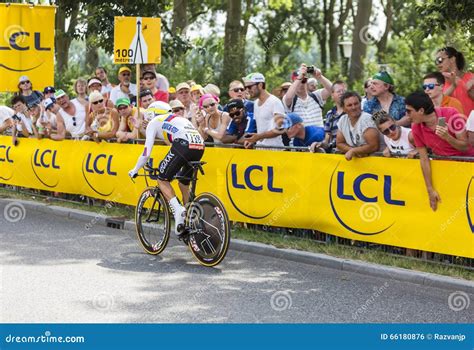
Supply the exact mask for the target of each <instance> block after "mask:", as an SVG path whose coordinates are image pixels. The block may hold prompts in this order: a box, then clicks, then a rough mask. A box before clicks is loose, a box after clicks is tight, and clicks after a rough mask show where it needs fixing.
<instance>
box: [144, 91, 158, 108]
mask: <svg viewBox="0 0 474 350" xmlns="http://www.w3.org/2000/svg"><path fill="white" fill-rule="evenodd" d="M155 101H156V100H155V96H153V93H152V92H151V90H149V89H145V90H142V91H140V107H141V108H143V109H147V108H148V106H149V105H151V104H152V103H153V102H155Z"/></svg>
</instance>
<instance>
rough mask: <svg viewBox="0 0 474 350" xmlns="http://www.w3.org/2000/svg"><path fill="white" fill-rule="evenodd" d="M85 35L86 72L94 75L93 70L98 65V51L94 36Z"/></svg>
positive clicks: (90, 34)
mask: <svg viewBox="0 0 474 350" xmlns="http://www.w3.org/2000/svg"><path fill="white" fill-rule="evenodd" d="M87 34H88V35H86V70H87V71H89V72H91V73H90V74H91V75H92V76H94V75H95V69H96V68H97V66H98V65H99V50H98V49H97V44H96V42H95V35H93V34H92V33H87Z"/></svg>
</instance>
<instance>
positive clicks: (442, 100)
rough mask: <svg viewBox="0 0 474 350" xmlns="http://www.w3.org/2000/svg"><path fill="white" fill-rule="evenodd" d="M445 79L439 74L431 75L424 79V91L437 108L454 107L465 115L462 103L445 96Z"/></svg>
mask: <svg viewBox="0 0 474 350" xmlns="http://www.w3.org/2000/svg"><path fill="white" fill-rule="evenodd" d="M444 83H445V79H444V76H443V74H441V73H439V72H434V73H429V74H427V75H425V77H424V78H423V86H422V87H423V91H424V92H426V94H428V96H429V97H430V98H431V101H433V104H434V106H435V107H452V108H454V109H456V110H457V111H458V112H459V113H461V114H464V110H463V107H462V104H461V102H460V101H459V100H458V99H457V98H454V97H451V96H447V95H444V94H443V85H444Z"/></svg>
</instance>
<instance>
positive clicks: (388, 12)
mask: <svg viewBox="0 0 474 350" xmlns="http://www.w3.org/2000/svg"><path fill="white" fill-rule="evenodd" d="M382 6H383V7H384V13H385V16H386V17H387V24H386V25H385V31H384V33H383V35H382V37H381V38H380V40H379V42H378V43H377V59H378V61H379V63H384V62H385V51H386V50H387V42H388V35H389V33H390V31H391V30H392V20H393V19H392V16H393V2H392V0H387V4H386V5H385V4H384V2H383V1H382Z"/></svg>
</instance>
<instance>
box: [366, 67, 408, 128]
mask: <svg viewBox="0 0 474 350" xmlns="http://www.w3.org/2000/svg"><path fill="white" fill-rule="evenodd" d="M370 93H371V94H372V96H373V97H372V98H371V99H370V100H369V101H367V103H366V104H365V105H364V112H367V113H369V114H374V113H375V112H377V111H380V110H384V111H385V112H387V113H388V114H390V115H391V116H392V117H393V118H394V119H395V120H396V121H397V124H398V125H401V126H408V127H409V126H410V124H411V121H410V118H409V117H408V116H407V115H406V114H407V113H406V108H405V99H404V98H403V97H402V96H399V95H397V94H396V93H395V85H394V82H393V79H392V77H391V76H390V74H388V73H387V72H385V71H381V72H378V73H377V74H375V75H374V76H373V77H372V80H371V81H370Z"/></svg>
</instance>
